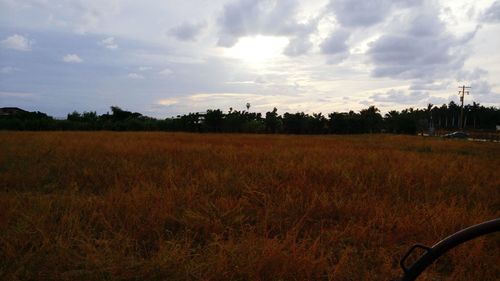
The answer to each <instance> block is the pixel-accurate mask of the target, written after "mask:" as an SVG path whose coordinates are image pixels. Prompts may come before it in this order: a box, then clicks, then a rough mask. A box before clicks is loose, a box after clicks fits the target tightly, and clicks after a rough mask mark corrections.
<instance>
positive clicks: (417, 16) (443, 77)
mask: <svg viewBox="0 0 500 281" xmlns="http://www.w3.org/2000/svg"><path fill="white" fill-rule="evenodd" d="M499 35H500V0H496V1H495V0H470V1H469V0H467V1H466V0H462V1H460V0H441V1H438V0H435V1H434V0H400V1H394V0H371V1H366V0H310V1H299V0H281V1H279V0H185V1H180V0H177V1H170V0H163V1H155V0H141V1H134V0H57V1H56V0H0V106H1V107H3V106H17V107H21V108H23V109H27V110H36V111H42V112H46V113H48V114H49V115H52V116H55V117H64V116H66V114H67V113H69V112H72V111H74V110H77V111H79V112H82V111H97V112H98V113H105V112H107V111H109V107H110V106H112V105H117V106H120V107H121V108H123V109H126V110H131V111H138V112H141V113H143V114H144V115H148V116H153V117H159V118H165V117H171V116H176V115H179V114H185V113H189V112H200V111H205V110H206V109H221V110H223V111H227V110H229V108H233V109H235V110H243V109H245V105H246V104H247V103H250V104H251V108H250V111H255V112H263V113H264V112H266V111H270V110H272V109H273V108H274V107H276V108H278V112H279V113H283V112H299V111H301V112H306V113H314V112H316V113H317V112H323V113H324V114H327V113H330V112H333V111H348V110H355V111H357V110H360V109H362V108H366V107H368V106H370V105H375V106H376V107H378V108H379V109H380V110H381V111H382V112H387V111H388V110H391V109H398V110H399V109H403V108H408V107H420V108H421V107H426V106H427V104H428V103H432V104H436V105H441V104H443V103H448V102H449V101H452V100H453V101H455V102H459V97H458V86H459V85H463V84H465V85H468V86H471V87H472V89H471V90H470V95H468V96H466V99H465V100H466V103H471V102H472V101H476V102H479V103H480V104H483V105H487V106H500V51H499V50H500V36H499Z"/></svg>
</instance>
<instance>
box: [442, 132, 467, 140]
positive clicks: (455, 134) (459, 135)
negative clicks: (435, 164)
mask: <svg viewBox="0 0 500 281" xmlns="http://www.w3.org/2000/svg"><path fill="white" fill-rule="evenodd" d="M468 137H469V135H468V134H466V133H464V132H453V133H449V134H446V135H444V136H443V138H447V139H466V138H468Z"/></svg>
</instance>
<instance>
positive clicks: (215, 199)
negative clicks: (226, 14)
mask: <svg viewBox="0 0 500 281" xmlns="http://www.w3.org/2000/svg"><path fill="white" fill-rule="evenodd" d="M499 168H500V144H498V143H474V142H468V141H456V140H442V139H429V138H421V137H410V136H389V135H373V136H368V135H362V136H284V135H277V136H269V135H223V134H219V135H215V134H211V135H210V134H183V133H112V132H91V133H88V132H87V133H85V132H65V133H62V132H61V133H59V132H44V133H31V132H25V133H15V132H1V133H0V280H391V279H392V278H394V277H396V276H399V275H400V273H401V270H400V269H399V265H398V262H399V259H400V257H401V256H402V255H403V254H404V253H405V252H406V250H407V249H408V248H409V247H410V246H411V245H412V244H414V243H417V242H418V243H423V244H426V245H432V244H433V243H435V242H437V241H438V240H440V239H442V238H444V237H445V236H447V235H449V234H451V233H453V232H455V231H457V230H460V229H462V228H464V227H466V226H469V225H472V224H475V223H479V222H482V221H485V220H489V219H493V218H495V217H500V176H499V171H500V169H499ZM499 249H500V237H499V235H491V236H487V237H483V238H480V239H477V240H474V241H472V242H469V243H467V244H464V245H461V246H460V247H458V248H456V249H454V250H452V251H451V252H450V253H449V254H448V255H447V256H445V257H443V258H441V259H440V260H438V262H437V263H436V264H435V265H433V266H432V267H431V268H430V269H429V270H428V271H426V272H425V273H424V275H422V276H421V278H419V280H450V281H451V280H457V281H458V280H462V281H465V280H467V281H470V280H498V279H497V278H498V277H499V276H500V254H499V252H500V251H499Z"/></svg>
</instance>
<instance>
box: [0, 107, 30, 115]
mask: <svg viewBox="0 0 500 281" xmlns="http://www.w3.org/2000/svg"><path fill="white" fill-rule="evenodd" d="M27 112H28V111H26V110H24V109H20V108H19V107H1V108H0V116H10V115H17V114H21V113H27Z"/></svg>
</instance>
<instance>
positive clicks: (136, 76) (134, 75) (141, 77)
mask: <svg viewBox="0 0 500 281" xmlns="http://www.w3.org/2000/svg"><path fill="white" fill-rule="evenodd" d="M127 77H128V78H130V79H144V76H142V75H140V74H137V73H135V72H132V73H129V74H128V75H127Z"/></svg>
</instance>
